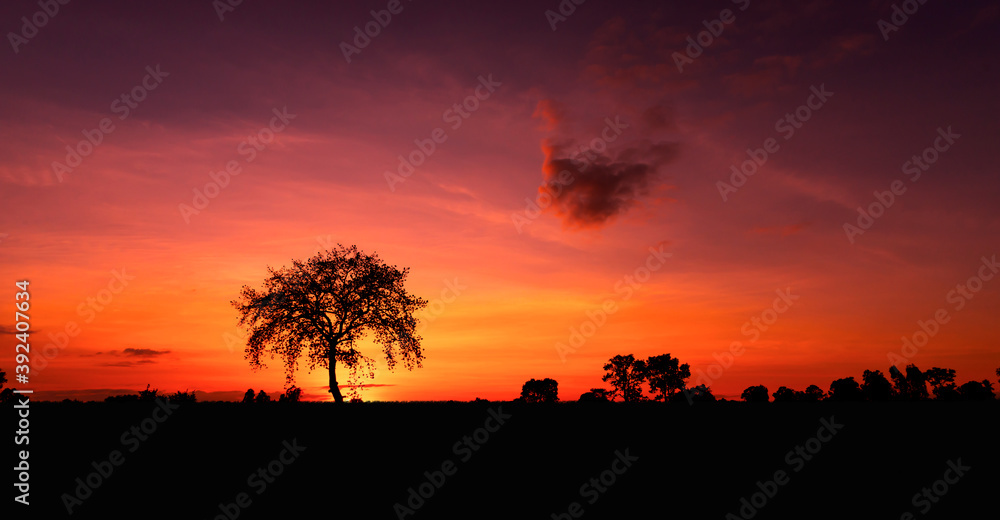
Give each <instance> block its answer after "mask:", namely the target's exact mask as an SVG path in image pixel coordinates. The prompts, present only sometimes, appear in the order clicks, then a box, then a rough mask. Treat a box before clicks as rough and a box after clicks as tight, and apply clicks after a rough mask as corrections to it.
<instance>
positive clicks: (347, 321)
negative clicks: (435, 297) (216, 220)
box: [232, 244, 427, 403]
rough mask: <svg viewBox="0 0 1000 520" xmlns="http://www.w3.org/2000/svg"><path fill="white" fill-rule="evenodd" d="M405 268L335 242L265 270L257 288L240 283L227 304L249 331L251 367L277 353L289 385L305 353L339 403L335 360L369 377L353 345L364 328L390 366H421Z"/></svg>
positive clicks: (368, 364)
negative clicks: (327, 379)
mask: <svg viewBox="0 0 1000 520" xmlns="http://www.w3.org/2000/svg"><path fill="white" fill-rule="evenodd" d="M408 272H409V269H405V268H404V269H402V270H400V269H397V268H396V266H390V265H386V264H385V263H384V262H383V261H382V260H381V259H380V258H379V257H378V256H377V255H376V254H374V253H373V254H370V255H369V254H365V253H363V252H360V251H358V249H357V247H356V246H350V247H344V246H342V245H340V244H337V247H336V248H335V249H333V250H330V251H325V252H321V253H319V254H317V255H316V256H314V257H312V258H310V259H308V260H306V261H305V262H302V261H299V260H294V261H293V262H292V266H291V267H283V268H281V269H279V270H274V269H271V268H270V267H269V268H268V273H269V275H270V276H269V277H268V278H267V279H266V280H264V289H263V290H262V291H258V290H256V289H253V288H250V287H248V286H244V287H243V290H242V293H241V295H240V298H239V299H238V300H234V301H233V302H232V304H233V306H234V307H236V310H237V311H238V312H239V324H240V326H243V327H246V328H247V329H248V330H249V335H248V337H247V348H246V357H247V359H249V361H250V366H251V367H252V368H254V369H255V370H256V369H259V368H261V367H263V366H264V362H263V360H262V356H263V355H264V354H269V356H270V357H271V358H272V359H273V358H274V357H275V356H278V357H280V358H281V359H282V361H283V362H284V365H285V373H286V378H287V382H288V384H291V383H292V382H293V381H294V374H295V370H296V368H297V367H298V360H299V357H300V356H303V355H305V356H306V357H307V359H308V362H309V369H310V370H311V369H313V368H316V367H321V368H327V369H328V370H329V371H330V393H331V394H332V395H333V398H334V400H335V401H336V402H338V403H342V402H343V401H344V397H343V395H342V394H341V393H340V388H339V387H338V384H337V376H336V365H337V363H338V362H340V363H343V364H344V366H346V367H347V368H349V369H351V374H352V376H357V375H358V374H359V373H362V374H365V375H368V376H369V377H372V376H374V371H373V367H374V360H373V359H371V358H368V357H365V356H363V355H362V354H361V352H360V351H359V350H358V344H359V342H360V341H361V340H362V339H363V338H364V337H365V336H366V335H367V334H368V333H371V334H372V335H373V340H374V341H375V343H377V344H379V345H381V346H382V352H383V354H384V355H385V360H386V363H387V365H388V366H389V369H390V370H391V369H392V368H393V367H394V366H395V364H396V362H397V358H399V359H401V360H402V361H403V364H404V366H405V367H406V368H407V369H413V367H420V366H421V364H420V361H421V360H422V359H423V353H422V352H421V350H420V336H419V335H417V334H416V332H415V329H416V325H417V320H416V318H414V316H413V313H414V312H415V311H417V310H419V309H421V308H423V307H424V306H426V305H427V300H424V299H421V298H418V297H416V296H413V295H411V294H410V293H408V292H407V291H406V289H405V288H404V287H403V282H404V281H405V280H406V275H407V273H408ZM362 370H363V371H364V372H361V371H362Z"/></svg>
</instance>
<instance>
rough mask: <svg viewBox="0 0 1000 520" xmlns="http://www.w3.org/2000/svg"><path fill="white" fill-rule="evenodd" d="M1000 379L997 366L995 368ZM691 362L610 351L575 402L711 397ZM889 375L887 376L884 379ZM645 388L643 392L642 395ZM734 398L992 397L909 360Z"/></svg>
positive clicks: (549, 387) (546, 387)
mask: <svg viewBox="0 0 1000 520" xmlns="http://www.w3.org/2000/svg"><path fill="white" fill-rule="evenodd" d="M996 375H997V377H998V378H1000V368H998V369H997V370H996ZM689 377H691V367H690V365H688V364H687V363H684V364H681V363H680V361H679V360H678V359H677V358H675V357H673V356H671V355H670V354H669V353H668V354H661V355H657V356H650V357H648V358H646V359H636V358H635V356H633V355H632V354H628V355H616V356H614V357H612V358H611V359H609V360H608V362H607V363H606V364H605V365H604V375H603V376H602V377H601V379H602V380H603V381H604V382H605V383H608V384H609V385H610V386H611V388H591V389H590V390H588V391H587V392H584V393H583V394H581V395H580V398H579V401H581V402H611V401H615V400H619V399H620V400H621V401H623V402H627V403H633V402H640V401H649V400H653V401H664V402H677V401H687V402H689V403H690V402H699V401H700V402H706V401H707V402H711V401H715V400H716V398H715V396H714V395H712V390H711V388H710V387H707V386H705V385H697V386H694V387H691V388H689V387H688V386H687V379H688V378H689ZM890 380H891V381H890ZM558 387H559V384H558V383H557V382H556V381H555V380H554V379H551V378H545V379H540V380H539V379H530V380H528V381H526V382H525V383H524V385H522V386H521V396H520V397H518V398H517V399H515V401H520V402H527V403H543V402H556V401H558V400H559V388H558ZM647 392H648V395H647ZM740 398H741V399H742V400H743V401H745V402H748V403H766V402H770V401H771V400H772V398H773V402H776V403H781V402H786V403H787V402H818V401H824V400H826V401H924V400H930V399H933V400H937V401H982V400H991V399H995V394H994V392H993V383H992V381H990V380H988V379H984V380H982V381H968V382H966V383H964V384H962V385H961V386H959V385H958V384H957V383H956V382H955V370H954V369H950V368H939V367H933V368H930V369H928V370H926V371H921V370H920V369H919V368H917V366H916V365H914V364H912V363H911V364H909V365H907V366H906V368H905V370H899V369H898V368H897V367H895V366H891V367H889V377H888V378H887V377H886V376H885V374H883V373H882V371H881V370H865V371H864V373H863V374H862V377H861V382H860V383H859V382H858V381H857V380H855V379H854V377H853V376H851V377H845V378H841V379H836V380H834V381H833V382H832V383H830V388H829V390H828V391H824V390H823V389H822V388H820V387H819V386H816V385H809V386H808V387H806V389H805V390H793V389H791V388H788V387H786V386H782V387H779V388H778V389H777V390H775V391H774V393H773V394H769V392H768V389H767V387H766V386H764V385H753V386H749V387H747V388H746V389H745V390H743V393H742V394H741V395H740Z"/></svg>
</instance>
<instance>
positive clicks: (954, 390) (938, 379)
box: [924, 367, 962, 401]
mask: <svg viewBox="0 0 1000 520" xmlns="http://www.w3.org/2000/svg"><path fill="white" fill-rule="evenodd" d="M924 379H926V380H927V382H928V383H930V384H931V393H933V394H934V398H935V399H937V400H939V401H955V400H957V399H960V398H961V397H962V396H961V394H960V393H959V391H958V387H957V386H955V371H954V370H953V369H950V368H939V367H933V368H930V369H928V370H927V371H926V372H924Z"/></svg>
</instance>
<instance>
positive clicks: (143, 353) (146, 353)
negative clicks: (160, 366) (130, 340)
mask: <svg viewBox="0 0 1000 520" xmlns="http://www.w3.org/2000/svg"><path fill="white" fill-rule="evenodd" d="M122 353H123V354H125V355H126V356H135V357H156V356H162V355H164V354H169V353H170V351H169V350H153V349H151V348H127V349H125V350H124V351H122Z"/></svg>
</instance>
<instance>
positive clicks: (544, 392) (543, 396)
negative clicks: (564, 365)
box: [521, 377, 559, 403]
mask: <svg viewBox="0 0 1000 520" xmlns="http://www.w3.org/2000/svg"><path fill="white" fill-rule="evenodd" d="M521 400H522V401H524V402H526V403H554V402H556V401H558V400H559V383H557V382H556V380H555V379H550V378H547V377H546V378H545V379H541V380H539V379H529V380H528V381H526V382H525V383H524V384H523V385H521Z"/></svg>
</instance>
